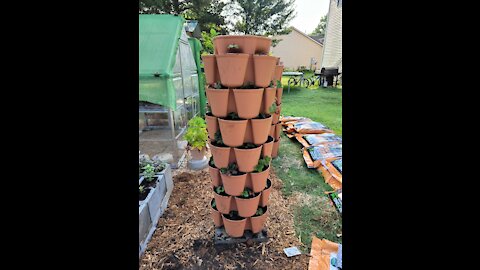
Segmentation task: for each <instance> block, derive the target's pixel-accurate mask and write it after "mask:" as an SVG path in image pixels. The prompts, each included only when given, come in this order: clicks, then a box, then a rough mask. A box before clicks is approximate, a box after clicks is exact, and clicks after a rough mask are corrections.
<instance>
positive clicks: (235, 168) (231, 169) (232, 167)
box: [220, 163, 239, 176]
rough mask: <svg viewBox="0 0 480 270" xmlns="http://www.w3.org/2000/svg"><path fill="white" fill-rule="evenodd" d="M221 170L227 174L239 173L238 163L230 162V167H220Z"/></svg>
mask: <svg viewBox="0 0 480 270" xmlns="http://www.w3.org/2000/svg"><path fill="white" fill-rule="evenodd" d="M220 172H221V173H222V174H225V175H227V176H230V175H238V174H239V172H238V166H237V163H230V164H228V167H227V168H221V169H220Z"/></svg>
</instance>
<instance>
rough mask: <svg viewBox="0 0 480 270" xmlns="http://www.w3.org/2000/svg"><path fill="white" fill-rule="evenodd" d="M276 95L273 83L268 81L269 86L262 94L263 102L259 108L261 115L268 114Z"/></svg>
mask: <svg viewBox="0 0 480 270" xmlns="http://www.w3.org/2000/svg"><path fill="white" fill-rule="evenodd" d="M276 94H277V88H276V85H275V84H274V82H273V81H270V84H269V85H268V87H267V88H265V91H264V92H263V102H262V106H261V108H260V112H261V113H266V114H270V113H271V112H270V106H271V105H272V104H273V103H274V102H275V96H276Z"/></svg>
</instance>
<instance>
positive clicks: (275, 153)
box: [272, 138, 280, 158]
mask: <svg viewBox="0 0 480 270" xmlns="http://www.w3.org/2000/svg"><path fill="white" fill-rule="evenodd" d="M279 147H280V138H279V139H278V140H277V141H275V142H273V148H272V158H276V157H277V156H278V149H279Z"/></svg>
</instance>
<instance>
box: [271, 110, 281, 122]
mask: <svg viewBox="0 0 480 270" xmlns="http://www.w3.org/2000/svg"><path fill="white" fill-rule="evenodd" d="M272 117H273V118H272V124H274V125H275V124H278V122H279V121H280V113H274V114H273V115H272Z"/></svg>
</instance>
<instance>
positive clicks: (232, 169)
mask: <svg viewBox="0 0 480 270" xmlns="http://www.w3.org/2000/svg"><path fill="white" fill-rule="evenodd" d="M220 177H221V178H222V183H223V186H224V188H225V192H226V193H227V194H229V195H232V196H239V195H240V194H242V192H243V189H244V188H245V182H246V180H247V174H246V173H243V172H240V171H239V170H238V166H237V164H236V163H230V164H229V165H228V167H226V168H221V169H220Z"/></svg>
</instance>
